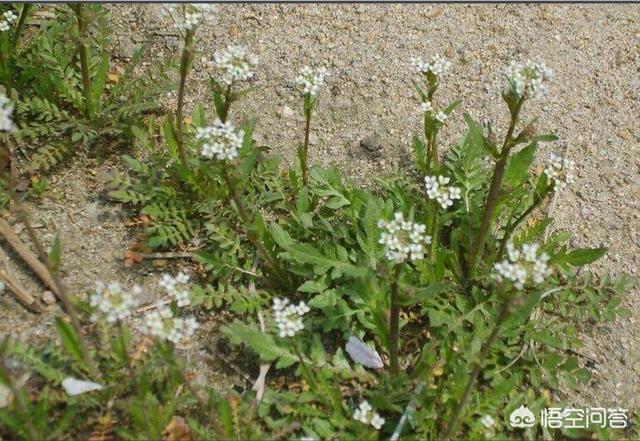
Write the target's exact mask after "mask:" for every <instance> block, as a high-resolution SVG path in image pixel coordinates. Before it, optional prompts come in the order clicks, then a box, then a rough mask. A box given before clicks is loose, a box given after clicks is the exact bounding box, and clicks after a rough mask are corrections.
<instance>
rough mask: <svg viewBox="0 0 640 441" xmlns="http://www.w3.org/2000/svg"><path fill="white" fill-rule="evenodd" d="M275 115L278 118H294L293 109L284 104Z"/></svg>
mask: <svg viewBox="0 0 640 441" xmlns="http://www.w3.org/2000/svg"><path fill="white" fill-rule="evenodd" d="M276 114H277V115H278V116H279V117H280V118H294V117H295V116H296V112H294V111H293V109H292V108H291V107H289V106H287V105H286V104H285V105H284V106H282V107H280V108H279V109H278V110H276Z"/></svg>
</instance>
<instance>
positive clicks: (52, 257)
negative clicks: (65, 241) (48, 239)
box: [48, 233, 62, 273]
mask: <svg viewBox="0 0 640 441" xmlns="http://www.w3.org/2000/svg"><path fill="white" fill-rule="evenodd" d="M61 252H62V244H61V243H60V235H59V234H57V233H56V237H55V238H54V239H53V245H51V250H50V251H49V256H48V260H49V265H51V270H52V271H53V272H54V273H57V272H58V271H59V270H60V254H61Z"/></svg>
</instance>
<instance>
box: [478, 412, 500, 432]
mask: <svg viewBox="0 0 640 441" xmlns="http://www.w3.org/2000/svg"><path fill="white" fill-rule="evenodd" d="M480 422H481V423H482V425H483V426H484V427H486V428H487V429H491V428H492V427H493V426H495V425H496V420H494V419H493V417H492V416H490V415H485V416H483V417H482V418H480Z"/></svg>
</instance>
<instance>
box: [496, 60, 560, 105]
mask: <svg viewBox="0 0 640 441" xmlns="http://www.w3.org/2000/svg"><path fill="white" fill-rule="evenodd" d="M506 75H507V78H508V79H509V82H510V83H511V85H512V87H513V88H514V89H515V91H516V93H517V94H518V96H522V95H524V94H525V93H526V92H530V93H531V94H532V95H534V96H540V95H546V94H547V92H548V91H549V86H548V84H547V82H548V81H549V80H551V79H552V78H553V71H552V70H551V69H549V68H548V67H547V66H546V65H545V64H544V63H536V62H533V61H527V62H526V63H524V64H523V63H517V62H515V61H512V62H511V64H510V65H509V67H508V68H507V74H506Z"/></svg>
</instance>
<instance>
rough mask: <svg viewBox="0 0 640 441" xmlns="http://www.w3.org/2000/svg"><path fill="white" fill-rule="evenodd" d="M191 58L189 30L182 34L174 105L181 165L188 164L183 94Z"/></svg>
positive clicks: (191, 41) (191, 46)
mask: <svg viewBox="0 0 640 441" xmlns="http://www.w3.org/2000/svg"><path fill="white" fill-rule="evenodd" d="M192 59H193V31H192V30H189V31H187V33H186V34H185V36H184V46H183V48H182V56H181V57H180V85H179V86H178V105H177V107H176V143H177V144H178V153H179V155H180V161H181V162H182V166H183V167H185V168H187V167H188V166H189V163H188V157H187V149H186V147H185V144H184V121H183V111H184V96H185V93H186V84H187V76H188V75H189V68H190V67H191V61H192Z"/></svg>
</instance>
